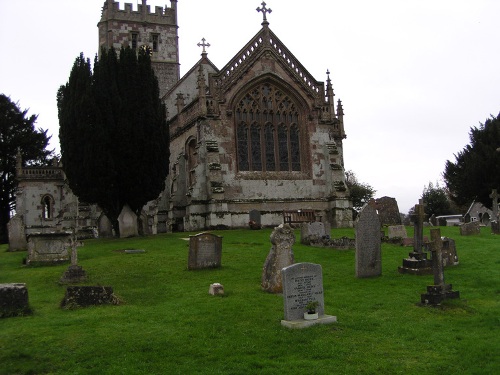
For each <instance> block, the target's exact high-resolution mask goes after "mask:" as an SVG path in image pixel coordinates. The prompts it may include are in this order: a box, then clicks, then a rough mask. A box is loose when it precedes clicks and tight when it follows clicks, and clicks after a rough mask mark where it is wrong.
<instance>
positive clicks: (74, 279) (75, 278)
mask: <svg viewBox="0 0 500 375" xmlns="http://www.w3.org/2000/svg"><path fill="white" fill-rule="evenodd" d="M78 246H83V243H82V242H79V241H78V240H77V238H76V233H75V231H73V236H72V237H71V239H70V247H71V264H70V265H69V267H68V269H67V270H66V271H65V272H64V273H63V275H62V276H61V279H60V280H59V282H60V283H61V284H69V283H79V282H82V281H85V280H86V279H87V273H86V272H85V270H84V269H83V267H82V266H79V265H78V251H77V247H78Z"/></svg>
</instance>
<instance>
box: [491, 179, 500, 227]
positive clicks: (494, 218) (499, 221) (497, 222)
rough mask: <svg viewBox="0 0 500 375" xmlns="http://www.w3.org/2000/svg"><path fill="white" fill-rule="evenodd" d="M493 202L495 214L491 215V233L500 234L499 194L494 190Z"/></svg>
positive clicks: (492, 194)
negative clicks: (499, 215)
mask: <svg viewBox="0 0 500 375" xmlns="http://www.w3.org/2000/svg"><path fill="white" fill-rule="evenodd" d="M490 198H491V200H492V203H491V210H492V211H493V214H492V215H491V222H490V225H491V233H493V234H500V218H499V217H498V193H497V189H493V190H492V191H491V194H490Z"/></svg>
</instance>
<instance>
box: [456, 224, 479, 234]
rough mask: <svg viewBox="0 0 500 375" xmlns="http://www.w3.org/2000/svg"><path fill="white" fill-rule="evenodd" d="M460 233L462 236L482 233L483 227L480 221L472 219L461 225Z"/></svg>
mask: <svg viewBox="0 0 500 375" xmlns="http://www.w3.org/2000/svg"><path fill="white" fill-rule="evenodd" d="M459 228H460V235H462V236H472V235H475V234H481V227H480V224H479V221H471V222H469V223H464V224H462V225H460V226H459Z"/></svg>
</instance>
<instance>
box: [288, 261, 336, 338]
mask: <svg viewBox="0 0 500 375" xmlns="http://www.w3.org/2000/svg"><path fill="white" fill-rule="evenodd" d="M281 277H282V284H283V306H284V312H285V314H284V315H285V318H284V320H282V321H281V324H282V325H283V326H285V327H288V328H304V327H307V326H310V325H312V324H326V323H333V322H336V321H337V318H336V317H335V316H331V315H325V302H324V295H323V272H322V268H321V265H320V264H314V263H297V264H293V265H290V266H288V267H285V268H283V269H282V270H281ZM309 302H318V307H317V308H316V312H317V313H318V315H319V318H318V319H317V320H313V321H306V320H304V312H306V305H307V304H308V303H309Z"/></svg>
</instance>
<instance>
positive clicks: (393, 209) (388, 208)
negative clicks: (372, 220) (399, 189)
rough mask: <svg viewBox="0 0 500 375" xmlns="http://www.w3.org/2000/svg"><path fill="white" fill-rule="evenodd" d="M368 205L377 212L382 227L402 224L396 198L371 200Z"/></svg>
mask: <svg viewBox="0 0 500 375" xmlns="http://www.w3.org/2000/svg"><path fill="white" fill-rule="evenodd" d="M368 204H369V205H370V206H372V207H373V208H374V209H375V210H376V211H377V213H378V216H379V219H380V224H381V225H401V224H402V223H401V215H400V213H399V208H398V202H397V201H396V198H391V197H382V198H377V199H371V200H370V202H368Z"/></svg>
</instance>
